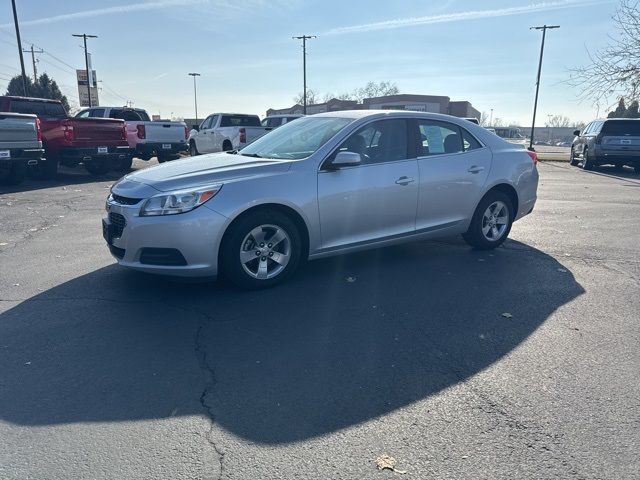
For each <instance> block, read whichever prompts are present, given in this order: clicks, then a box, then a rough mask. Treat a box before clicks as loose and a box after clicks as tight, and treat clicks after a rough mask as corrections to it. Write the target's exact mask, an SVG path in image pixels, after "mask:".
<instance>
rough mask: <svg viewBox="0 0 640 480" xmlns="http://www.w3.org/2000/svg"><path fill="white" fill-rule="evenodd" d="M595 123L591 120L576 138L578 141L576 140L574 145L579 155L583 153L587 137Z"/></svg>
mask: <svg viewBox="0 0 640 480" xmlns="http://www.w3.org/2000/svg"><path fill="white" fill-rule="evenodd" d="M594 123H595V122H591V123H590V124H588V125H587V126H586V127H584V130H582V132H580V136H578V138H577V139H576V141H575V143H574V145H573V151H574V152H575V153H576V154H577V155H582V154H583V152H584V147H585V146H586V145H587V138H588V135H589V132H590V131H591V129H592V128H593V126H594Z"/></svg>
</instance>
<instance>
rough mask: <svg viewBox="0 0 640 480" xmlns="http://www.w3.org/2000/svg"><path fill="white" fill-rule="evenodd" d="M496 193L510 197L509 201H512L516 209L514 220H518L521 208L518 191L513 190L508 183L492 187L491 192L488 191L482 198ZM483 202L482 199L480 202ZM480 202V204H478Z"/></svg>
mask: <svg viewBox="0 0 640 480" xmlns="http://www.w3.org/2000/svg"><path fill="white" fill-rule="evenodd" d="M496 191H497V192H502V193H504V194H505V195H506V196H507V197H509V200H511V204H512V205H513V209H514V212H513V218H514V219H516V218H517V217H518V208H519V199H518V192H517V191H516V189H515V188H513V186H512V185H510V184H508V183H505V182H501V183H498V184H496V185H494V186H492V187H491V188H490V189H489V190H487V192H486V193H485V194H484V195H483V196H482V198H484V197H486V196H487V195H488V194H489V193H491V192H496ZM481 201H482V199H480V202H481ZM480 202H478V204H479V203H480Z"/></svg>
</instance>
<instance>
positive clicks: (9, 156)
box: [0, 150, 11, 158]
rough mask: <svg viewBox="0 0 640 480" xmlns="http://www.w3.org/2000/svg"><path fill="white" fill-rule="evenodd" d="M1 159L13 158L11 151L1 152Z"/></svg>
mask: <svg viewBox="0 0 640 480" xmlns="http://www.w3.org/2000/svg"><path fill="white" fill-rule="evenodd" d="M0 158H11V150H0Z"/></svg>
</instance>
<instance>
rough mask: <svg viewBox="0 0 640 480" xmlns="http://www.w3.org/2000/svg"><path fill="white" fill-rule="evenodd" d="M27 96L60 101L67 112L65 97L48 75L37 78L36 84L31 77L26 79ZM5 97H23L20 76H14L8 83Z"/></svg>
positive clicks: (67, 106) (67, 105)
mask: <svg viewBox="0 0 640 480" xmlns="http://www.w3.org/2000/svg"><path fill="white" fill-rule="evenodd" d="M26 83H27V96H29V97H37V98H49V99H51V100H60V101H61V102H62V105H64V108H65V109H66V110H67V111H69V102H68V100H67V97H66V96H64V95H63V94H62V92H61V91H60V87H58V84H57V83H56V81H55V80H53V79H52V78H51V77H49V75H47V74H46V73H43V74H42V75H40V76H39V77H38V81H37V82H35V83H34V82H33V81H32V80H31V77H26ZM6 95H16V96H24V89H23V86H22V75H16V76H15V77H13V78H12V79H11V80H10V81H9V85H8V86H7V93H6Z"/></svg>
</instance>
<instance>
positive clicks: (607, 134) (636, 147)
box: [571, 118, 640, 173]
mask: <svg viewBox="0 0 640 480" xmlns="http://www.w3.org/2000/svg"><path fill="white" fill-rule="evenodd" d="M573 134H574V135H575V136H576V137H575V139H574V140H573V144H572V145H571V165H574V166H575V165H578V164H580V163H581V164H582V168H584V169H585V170H592V169H594V168H595V167H597V166H598V165H603V164H613V165H615V166H616V167H617V168H622V166H623V165H630V166H633V167H634V169H635V171H636V173H640V119H633V118H607V119H602V120H594V121H593V122H591V123H589V124H588V125H587V126H586V127H585V128H584V130H583V131H582V132H581V131H580V130H576V131H575V132H573Z"/></svg>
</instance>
